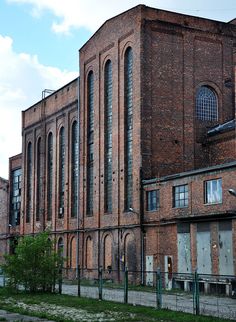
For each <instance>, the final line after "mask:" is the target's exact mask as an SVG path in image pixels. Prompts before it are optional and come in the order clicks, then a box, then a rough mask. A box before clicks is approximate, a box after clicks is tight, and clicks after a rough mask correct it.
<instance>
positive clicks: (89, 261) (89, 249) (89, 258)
mask: <svg viewBox="0 0 236 322" xmlns="http://www.w3.org/2000/svg"><path fill="white" fill-rule="evenodd" d="M86 268H88V269H92V268H93V240H92V238H91V237H90V236H89V237H88V238H87V240H86Z"/></svg>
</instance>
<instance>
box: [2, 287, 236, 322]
mask: <svg viewBox="0 0 236 322" xmlns="http://www.w3.org/2000/svg"><path fill="white" fill-rule="evenodd" d="M9 298H10V299H11V301H10V302H9ZM19 302H23V303H25V304H27V305H31V306H33V305H41V306H42V307H43V306H45V305H46V304H47V305H57V306H60V307H62V308H63V309H66V311H68V312H70V310H72V309H78V310H79V309H80V310H84V311H86V312H88V314H99V313H101V314H105V315H106V314H107V318H106V319H104V320H100V319H96V318H93V319H92V320H91V321H93V322H95V321H98V320H100V321H112V320H111V319H109V314H110V313H111V312H113V313H114V314H117V315H116V318H115V321H117V322H118V321H142V322H147V321H162V322H220V321H225V322H226V321H228V322H229V321H230V320H223V319H218V318H214V317H207V316H195V315H192V314H188V313H181V312H175V311H169V310H156V309H154V308H148V307H142V306H132V305H125V304H120V303H114V302H109V301H98V300H94V299H87V298H78V297H75V296H69V295H56V294H27V293H23V292H20V293H12V292H10V291H8V290H6V289H0V307H1V308H2V309H5V310H8V311H11V312H17V313H21V314H28V315H32V316H33V315H34V316H38V317H42V318H47V319H52V320H54V321H58V322H71V321H75V320H73V319H71V318H70V316H69V317H66V318H65V317H63V316H56V315H55V314H54V313H53V312H51V313H50V311H49V310H46V312H40V310H38V311H35V312H33V313H32V311H30V310H29V309H25V308H22V307H16V305H15V304H14V303H19ZM110 316H111V315H110ZM88 320H89V319H88ZM81 321H87V320H81ZM113 321H114V319H113ZM231 322H232V321H231Z"/></svg>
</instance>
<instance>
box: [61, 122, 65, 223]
mask: <svg viewBox="0 0 236 322" xmlns="http://www.w3.org/2000/svg"><path fill="white" fill-rule="evenodd" d="M65 157H66V150H65V129H64V127H62V128H61V129H60V134H59V218H63V217H64V203H65Z"/></svg>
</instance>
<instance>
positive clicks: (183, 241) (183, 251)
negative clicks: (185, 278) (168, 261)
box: [177, 233, 191, 273]
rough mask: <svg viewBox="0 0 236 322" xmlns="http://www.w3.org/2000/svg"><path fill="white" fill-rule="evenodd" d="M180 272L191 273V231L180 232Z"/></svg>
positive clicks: (178, 238)
mask: <svg viewBox="0 0 236 322" xmlns="http://www.w3.org/2000/svg"><path fill="white" fill-rule="evenodd" d="M177 241H178V272H179V273H191V246H190V233H178V237H177Z"/></svg>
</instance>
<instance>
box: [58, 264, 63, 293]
mask: <svg viewBox="0 0 236 322" xmlns="http://www.w3.org/2000/svg"><path fill="white" fill-rule="evenodd" d="M58 284H59V294H61V293H62V267H61V266H60V267H59V281H58Z"/></svg>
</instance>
